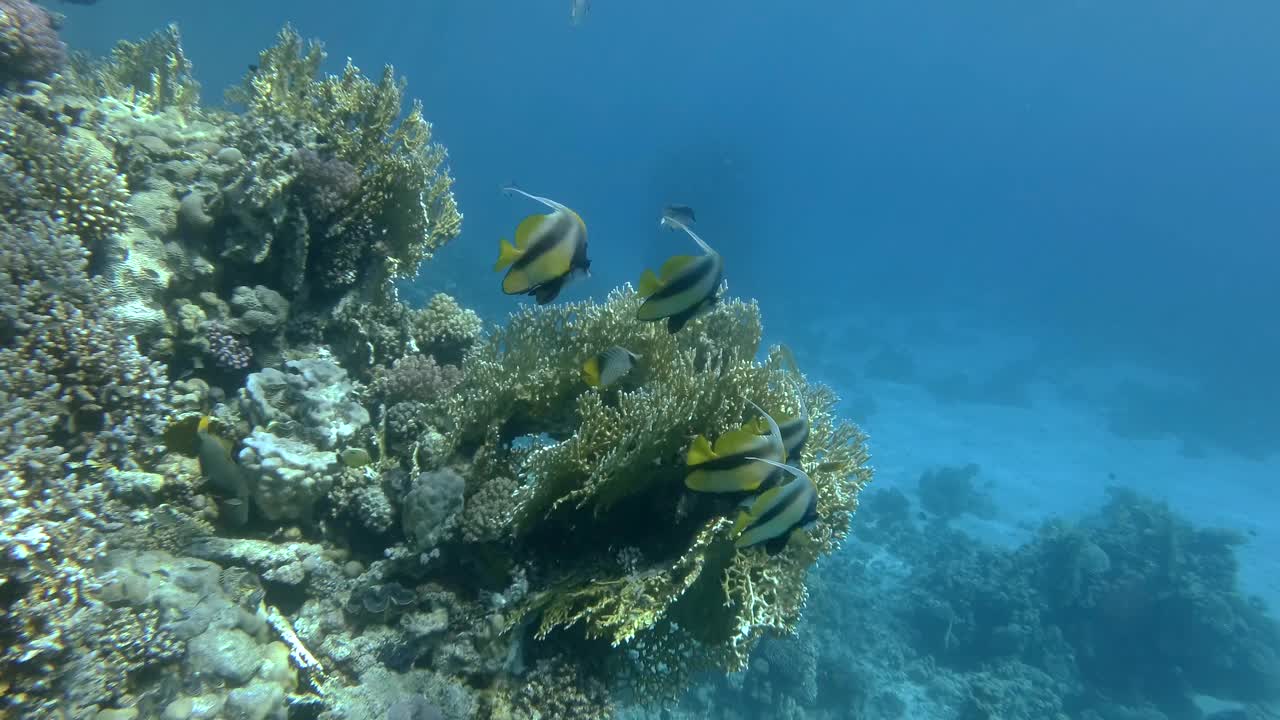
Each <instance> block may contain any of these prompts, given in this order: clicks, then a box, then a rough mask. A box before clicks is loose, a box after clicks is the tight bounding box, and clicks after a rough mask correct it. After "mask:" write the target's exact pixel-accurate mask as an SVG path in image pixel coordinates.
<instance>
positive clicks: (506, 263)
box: [493, 238, 524, 272]
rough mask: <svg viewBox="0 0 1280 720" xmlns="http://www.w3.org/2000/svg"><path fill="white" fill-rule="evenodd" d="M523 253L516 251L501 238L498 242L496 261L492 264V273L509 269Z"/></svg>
mask: <svg viewBox="0 0 1280 720" xmlns="http://www.w3.org/2000/svg"><path fill="white" fill-rule="evenodd" d="M523 254H524V253H522V252H520V251H519V250H517V249H516V247H515V246H514V245H512V244H511V242H510V241H509V240H507V239H506V238H503V239H501V240H499V241H498V261H497V262H495V263H494V264H493V271H494V272H501V271H503V270H506V269H507V268H509V267H511V265H512V263H514V262H515V261H516V260H519V259H520V256H521V255H523Z"/></svg>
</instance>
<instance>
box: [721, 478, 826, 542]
mask: <svg viewBox="0 0 1280 720" xmlns="http://www.w3.org/2000/svg"><path fill="white" fill-rule="evenodd" d="M751 459H752V460H757V461H759V462H763V463H766V464H769V465H772V466H774V467H776V468H778V469H780V470H783V471H785V472H788V473H790V474H791V475H792V478H793V479H792V480H791V482H789V483H787V484H785V485H779V486H778V487H775V488H772V489H770V490H767V491H765V492H763V493H761V494H760V495H759V496H757V497H756V498H755V499H754V500H752V501H751V503H750V505H749V506H748V507H747V509H746V510H745V511H743V513H742V514H741V515H739V516H738V521H737V522H736V523H734V526H733V530H732V532H733V534H735V535H737V537H736V538H735V539H734V541H733V544H734V547H738V548H748V547H753V546H756V545H764V546H765V550H766V551H768V552H769V553H770V554H774V553H778V552H781V551H782V549H783V548H785V547H786V546H787V541H788V540H790V539H791V535H792V533H794V532H795V531H796V530H797V529H808V528H810V527H812V526H813V525H814V524H815V523H817V521H818V490H817V488H816V487H815V486H814V484H813V480H811V479H809V476H808V475H807V474H806V473H805V472H804V471H803V470H801V469H800V468H798V467H795V466H793V465H786V464H784V463H780V462H776V461H774V460H770V459H768V458H751Z"/></svg>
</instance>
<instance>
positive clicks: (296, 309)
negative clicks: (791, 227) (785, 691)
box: [0, 0, 871, 720]
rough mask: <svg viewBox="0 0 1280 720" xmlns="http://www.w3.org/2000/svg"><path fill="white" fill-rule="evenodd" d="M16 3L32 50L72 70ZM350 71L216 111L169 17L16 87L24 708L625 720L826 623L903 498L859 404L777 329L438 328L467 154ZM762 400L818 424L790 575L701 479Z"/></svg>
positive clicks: (15, 616) (5, 375)
mask: <svg viewBox="0 0 1280 720" xmlns="http://www.w3.org/2000/svg"><path fill="white" fill-rule="evenodd" d="M0 9H3V12H4V14H3V15H0V29H4V30H5V33H8V34H4V35H3V41H2V42H0V52H8V53H12V52H16V50H14V48H18V49H20V50H22V51H23V52H27V53H31V52H34V51H35V49H36V48H37V45H33V44H32V43H33V42H36V41H37V40H38V41H39V42H41V43H45V45H46V46H48V47H49V48H58V47H60V46H59V45H57V44H56V43H54V44H50V43H53V41H56V35H49V34H44V35H41V34H40V33H45V31H46V30H47V31H48V32H49V33H52V25H49V26H44V25H40V24H39V23H38V22H35V21H31V20H30V18H32V17H44V16H43V15H39V16H37V15H32V14H31V13H35V12H36V11H35V10H33V9H32V8H31V7H29V6H28V5H27V4H26V3H23V2H19V0H0ZM41 12H42V11H41ZM15 27H16V28H19V29H20V30H22V32H25V33H27V34H26V35H22V36H21V37H19V36H13V35H12V34H11V33H10V32H9V31H10V30H12V29H13V28H15ZM32 33H35V34H34V35H32ZM15 37H18V39H17V40H15V39H14V38H15ZM33 38H34V40H33ZM50 38H52V40H50ZM19 41H21V42H19ZM23 43H25V44H23ZM42 47H43V46H42ZM46 54H47V53H46ZM49 57H50V58H52V57H53V56H52V55H50V56H49ZM323 58H324V54H323V50H322V49H321V47H320V46H319V45H318V44H316V43H308V42H305V41H303V40H302V38H300V37H299V36H298V35H297V33H295V32H294V31H293V30H292V29H289V28H286V29H285V30H284V31H282V32H281V34H280V36H279V38H278V41H277V44H276V45H275V46H274V47H272V48H269V49H268V50H266V51H264V52H263V53H262V54H261V56H260V57H258V58H257V62H256V63H255V64H254V65H252V66H251V67H252V70H251V71H250V73H249V75H248V77H246V78H245V80H244V82H243V83H242V84H241V85H240V86H238V87H237V88H234V89H233V90H231V91H229V92H228V99H229V100H230V102H231V105H232V109H231V110H218V109H211V108H208V107H206V106H202V105H201V104H200V100H199V98H200V94H199V90H200V88H199V86H198V85H197V83H196V82H195V80H194V75H193V71H192V67H191V64H190V62H189V60H188V59H187V56H186V54H185V53H184V52H183V49H182V45H181V37H180V35H179V33H178V30H177V28H176V27H169V28H166V29H163V30H161V31H160V32H158V33H156V34H154V35H152V36H150V37H148V38H145V39H143V40H141V41H138V42H124V43H121V44H120V45H118V46H117V47H116V48H115V50H114V51H113V52H112V53H111V54H110V55H109V56H108V57H106V58H105V59H103V60H101V61H96V62H92V61H85V60H81V59H77V60H76V61H75V62H73V63H72V65H71V66H70V67H65V68H63V67H61V66H60V65H57V64H56V63H52V62H51V61H47V62H45V63H44V65H38V64H37V65H30V66H28V68H27V69H26V70H23V72H22V76H21V77H16V76H15V77H14V78H12V79H11V81H10V82H9V84H8V85H7V86H6V89H5V90H4V94H3V95H0V208H2V211H0V420H2V421H3V422H0V453H2V454H3V455H2V457H0V484H3V494H2V495H0V637H2V638H3V639H4V641H5V642H4V650H3V651H2V652H0V715H3V716H4V717H10V716H12V717H33V718H34V717H74V718H81V717H84V718H132V717H165V718H170V717H172V718H187V717H211V718H212V717H228V718H241V717H254V718H286V717H318V718H322V719H324V720H329V719H338V718H372V717H442V718H447V719H449V720H457V719H460V718H481V719H485V718H493V719H498V718H504V719H505V718H516V719H517V720H523V719H528V720H533V719H534V718H547V717H555V718H566V719H570V720H575V719H583V718H605V717H610V716H611V715H612V713H613V708H615V707H616V706H617V705H618V704H620V703H623V702H628V701H646V702H648V701H665V700H667V699H670V698H672V697H674V696H676V695H677V694H679V693H680V692H681V690H682V689H683V688H684V687H686V686H687V684H688V682H689V679H690V678H691V677H692V675H693V674H694V673H696V672H698V671H701V670H734V669H739V668H742V667H744V666H745V664H746V663H747V660H748V657H749V655H750V653H751V651H752V648H753V647H754V646H755V645H756V644H757V643H758V641H759V640H760V639H761V638H763V637H765V636H766V635H770V634H779V635H785V634H788V633H790V632H793V631H794V630H795V628H796V627H797V622H798V620H799V618H800V616H801V611H802V608H803V606H804V604H805V600H806V589H805V587H806V584H805V582H806V577H807V574H808V572H809V570H810V568H811V567H812V566H813V564H814V563H815V561H816V560H817V559H818V558H820V557H822V556H824V555H827V554H829V553H831V552H832V551H833V550H835V549H836V548H837V547H838V546H839V545H840V543H841V542H842V540H843V539H844V538H845V536H846V534H847V533H848V532H849V527H850V516H851V515H852V513H853V512H854V510H855V508H856V506H857V497H858V493H859V491H860V490H861V489H862V487H863V486H864V485H865V484H866V483H867V482H868V481H869V479H870V474H871V473H870V469H869V467H868V465H867V454H866V448H865V445H864V438H863V436H862V434H861V432H860V431H859V430H858V429H857V428H856V427H854V426H853V425H851V424H849V423H847V422H844V421H842V420H840V419H839V418H837V417H836V416H835V411H834V408H835V405H836V398H835V396H834V395H833V394H832V393H831V391H830V390H828V389H826V388H825V387H822V386H819V385H812V384H810V383H809V382H808V381H807V380H806V378H805V377H804V376H803V375H802V374H800V373H799V371H798V370H797V369H796V368H795V367H794V366H793V364H792V363H791V362H789V361H788V360H787V357H788V353H785V352H783V351H781V350H778V349H772V350H769V351H767V352H765V353H763V355H762V354H761V352H760V350H761V348H760V343H761V336H762V326H761V316H760V311H759V308H757V307H756V305H755V304H754V303H753V302H744V301H741V300H725V301H723V302H721V303H720V304H719V305H718V306H716V307H715V308H714V309H712V310H711V311H709V312H708V313H706V314H705V315H703V316H702V317H700V318H697V319H695V320H693V321H692V322H691V323H689V325H688V326H687V327H686V328H685V329H683V330H682V331H681V332H680V333H678V334H675V335H673V334H670V333H669V332H667V330H666V329H665V328H664V327H662V326H659V325H655V324H652V323H640V322H637V321H636V320H635V316H636V310H637V308H638V307H639V305H640V303H641V298H639V297H638V296H637V294H636V293H635V292H634V291H632V290H631V289H630V288H629V287H623V288H621V289H618V290H615V291H614V292H612V293H611V294H610V295H609V296H608V297H607V298H606V299H605V300H604V301H603V302H594V301H586V302H580V303H573V304H563V305H556V306H547V307H540V308H527V309H523V310H520V311H518V312H516V313H515V314H514V315H513V316H512V317H510V318H509V319H508V320H507V321H506V322H505V323H503V324H501V325H498V326H495V327H486V325H485V323H484V322H483V321H482V320H481V318H480V316H479V315H477V314H476V313H475V312H473V311H471V310H469V309H467V308H465V307H463V306H462V305H461V304H460V303H459V302H458V301H457V300H456V299H455V298H453V297H451V296H449V295H445V294H435V295H431V296H430V297H429V299H427V300H426V302H425V303H424V306H423V307H420V308H411V307H408V306H406V305H405V304H404V303H402V302H400V301H399V299H398V295H397V292H396V290H395V287H394V285H393V284H392V283H393V282H394V281H395V280H397V279H405V278H410V277H413V276H415V274H416V273H417V270H418V266H419V264H420V263H422V262H423V261H425V260H428V259H429V258H430V257H431V256H432V254H433V253H434V252H435V251H436V250H438V249H439V248H440V247H441V246H443V245H444V244H445V243H447V242H449V241H450V240H452V239H453V238H454V237H456V236H457V235H458V233H459V230H460V223H461V214H460V213H459V212H458V209H457V206H456V203H455V201H454V198H453V195H452V191H451V187H452V179H451V177H450V175H449V172H448V169H447V167H446V164H445V160H446V153H445V150H444V148H443V147H442V146H440V145H439V144H437V143H436V142H434V140H433V138H432V135H431V126H430V124H429V123H428V122H427V121H426V119H425V118H424V116H423V114H422V107H421V105H420V104H419V103H417V102H416V101H415V102H413V103H411V104H408V105H407V106H406V104H405V103H404V98H403V92H404V81H403V80H402V79H398V78H397V76H396V75H395V73H394V71H393V70H392V69H391V68H389V67H388V68H386V69H385V70H384V71H383V72H382V73H381V74H379V75H378V76H377V77H376V78H375V79H370V78H367V77H365V76H364V75H363V74H362V73H361V72H360V70H359V69H357V68H356V66H355V65H353V64H351V63H350V62H348V63H347V65H346V66H345V68H344V69H343V70H342V71H341V72H340V73H338V74H336V75H325V74H323V73H322V72H321V62H322V60H323ZM249 60H252V58H250V59H249ZM15 67H18V66H16V65H6V68H15ZM31 68H35V69H31ZM55 69H61V72H60V73H58V74H57V75H53V76H50V73H51V72H52V71H53V70H55ZM46 81H47V82H46ZM424 297H426V296H424ZM615 345H622V346H625V347H626V348H628V349H629V350H630V351H631V352H632V353H634V354H635V355H636V357H637V358H639V360H638V364H637V367H636V368H634V370H633V371H632V372H631V373H629V374H628V376H627V377H626V378H625V379H624V380H623V381H621V382H619V383H617V384H614V385H610V386H609V387H608V388H606V389H601V390H596V389H592V388H591V387H589V386H588V385H587V384H586V383H584V382H583V380H582V366H583V363H584V362H585V361H586V360H587V359H588V358H590V357H593V356H595V355H597V354H599V353H600V352H602V351H604V350H606V349H608V348H611V347H613V346H615ZM756 406H759V407H761V408H763V409H764V410H765V411H766V412H768V413H770V414H771V415H773V416H776V417H778V418H783V417H794V416H796V415H797V414H798V413H801V412H802V411H805V412H807V415H806V417H807V420H808V422H809V428H810V435H809V440H808V442H807V443H806V444H805V445H804V447H803V451H802V453H801V456H800V458H799V460H798V463H799V464H800V466H802V467H804V468H805V469H806V470H807V472H808V474H809V476H810V477H811V478H812V481H813V485H814V487H815V489H816V493H817V500H816V503H817V515H818V521H817V522H816V524H814V525H813V526H811V527H808V528H807V529H803V530H797V531H796V532H795V533H794V534H792V535H790V536H789V539H788V538H787V537H784V538H783V540H787V542H786V544H785V546H784V547H782V548H781V550H780V551H777V552H769V551H766V550H765V549H764V548H763V547H747V548H737V547H735V542H734V541H735V537H736V534H737V528H736V527H735V518H736V516H737V512H738V511H737V508H736V500H737V499H740V498H728V497H723V496H718V495H711V494H703V493H698V492H694V491H692V490H690V489H688V488H687V487H686V485H685V476H686V474H687V466H686V454H687V452H688V449H689V447H690V445H691V443H692V442H693V441H694V439H695V438H696V437H698V436H706V437H716V436H718V435H720V434H721V433H724V432H726V431H728V430H731V429H735V428H742V427H744V424H748V425H746V426H749V427H755V426H756V425H753V424H751V423H757V424H758V423H760V422H761V420H760V418H759V416H758V413H757V411H756V409H755V407H756ZM762 432H763V431H762ZM771 550H778V548H771Z"/></svg>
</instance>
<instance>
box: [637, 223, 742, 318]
mask: <svg viewBox="0 0 1280 720" xmlns="http://www.w3.org/2000/svg"><path fill="white" fill-rule="evenodd" d="M663 221H664V222H666V223H669V224H671V225H674V226H675V227H677V228H678V229H680V230H684V231H685V232H686V233H688V234H689V237H691V238H693V239H694V241H695V242H697V243H698V245H700V246H701V247H702V249H703V251H704V254H703V255H676V256H675V257H673V258H670V259H669V260H667V261H666V262H665V263H663V264H662V268H661V270H659V272H658V273H657V274H654V272H653V271H652V270H645V271H644V274H643V275H641V276H640V296H641V297H643V298H645V301H644V303H643V304H641V305H640V309H639V310H637V311H636V319H637V320H642V321H646V322H653V321H657V320H666V321H667V332H669V333H671V334H673V335H674V334H675V333H678V332H680V329H681V328H683V327H684V326H685V325H686V324H688V322H689V321H690V320H692V319H694V318H696V317H698V316H699V315H701V314H703V313H705V312H707V311H708V310H710V309H711V308H712V307H715V304H716V303H717V302H719V300H720V298H719V292H720V281H721V280H722V279H724V258H722V257H720V253H718V252H716V251H715V250H712V249H711V246H710V245H707V243H706V242H705V241H703V239H702V238H700V237H698V235H697V233H695V232H693V231H692V230H690V229H689V226H687V225H685V224H684V223H681V222H680V221H678V220H673V219H671V218H666V217H664V218H663Z"/></svg>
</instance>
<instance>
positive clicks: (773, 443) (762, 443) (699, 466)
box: [684, 400, 786, 493]
mask: <svg viewBox="0 0 1280 720" xmlns="http://www.w3.org/2000/svg"><path fill="white" fill-rule="evenodd" d="M747 402H749V403H751V401H750V400H748V401H747ZM751 406H752V407H754V408H755V409H756V411H757V412H759V413H760V414H761V415H763V416H764V417H765V420H766V421H767V422H768V424H769V427H770V433H769V434H768V435H761V434H760V433H757V432H755V427H756V423H757V421H755V420H752V421H751V422H748V423H746V424H745V425H743V426H742V427H740V428H737V429H735V430H730V431H728V432H726V433H724V434H722V435H721V436H720V437H718V438H716V441H715V444H714V445H713V444H712V443H711V441H709V440H707V438H706V436H703V435H699V436H698V437H696V438H694V441H693V444H692V445H690V446H689V451H688V453H687V454H686V456H685V464H686V465H687V466H688V469H689V474H688V475H687V476H686V477H685V479H684V484H685V487H687V488H689V489H690V490H696V491H698V492H709V493H737V492H755V491H756V490H758V489H760V487H761V486H763V485H765V484H766V483H768V481H769V480H770V479H771V478H772V476H773V475H774V473H775V470H774V468H773V467H771V466H770V465H769V464H767V463H763V462H760V461H758V460H755V459H752V458H753V457H765V458H773V459H774V460H782V459H783V458H784V457H785V456H786V447H785V446H784V445H783V444H782V431H781V430H780V429H779V428H778V424H777V423H776V422H774V420H773V418H772V417H771V416H770V415H769V414H768V413H766V412H765V411H764V410H761V409H760V406H759V405H756V404H755V403H751Z"/></svg>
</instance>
